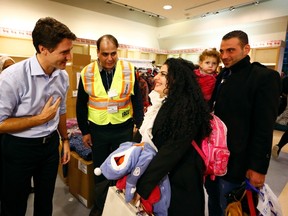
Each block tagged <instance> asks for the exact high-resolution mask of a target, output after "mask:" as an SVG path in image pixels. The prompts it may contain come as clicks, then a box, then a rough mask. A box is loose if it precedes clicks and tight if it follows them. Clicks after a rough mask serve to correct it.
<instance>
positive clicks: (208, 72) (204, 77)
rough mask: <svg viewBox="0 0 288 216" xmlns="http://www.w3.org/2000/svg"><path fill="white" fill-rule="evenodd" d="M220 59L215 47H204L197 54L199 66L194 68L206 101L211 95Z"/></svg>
mask: <svg viewBox="0 0 288 216" xmlns="http://www.w3.org/2000/svg"><path fill="white" fill-rule="evenodd" d="M220 61H221V60H220V53H219V52H218V51H217V50H216V49H215V48H213V49H205V50H204V51H203V52H202V53H201V55H200V56H199V68H198V69H195V70H194V73H195V75H196V77H197V80H198V83H199V85H200V87H201V90H202V93H203V95H204V99H205V100H206V101H209V100H210V98H211V96H212V93H213V89H214V87H215V82H216V76H217V67H218V66H219V64H220Z"/></svg>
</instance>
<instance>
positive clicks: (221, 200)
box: [205, 176, 242, 216]
mask: <svg viewBox="0 0 288 216" xmlns="http://www.w3.org/2000/svg"><path fill="white" fill-rule="evenodd" d="M241 184H242V183H232V182H228V181H226V180H224V179H223V178H221V177H216V179H215V180H214V181H212V180H210V178H209V176H208V177H207V178H206V182H205V188H206V192H207V194H208V212H209V216H224V215H225V209H226V207H227V201H226V197H225V195H226V194H228V193H229V192H231V191H232V190H233V189H235V188H237V187H239V186H241Z"/></svg>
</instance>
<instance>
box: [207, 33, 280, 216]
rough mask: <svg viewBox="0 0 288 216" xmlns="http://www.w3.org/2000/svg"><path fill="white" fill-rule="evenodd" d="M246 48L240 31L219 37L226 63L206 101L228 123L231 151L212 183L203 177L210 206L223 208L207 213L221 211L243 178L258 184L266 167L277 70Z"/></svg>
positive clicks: (277, 89)
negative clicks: (256, 60)
mask: <svg viewBox="0 0 288 216" xmlns="http://www.w3.org/2000/svg"><path fill="white" fill-rule="evenodd" d="M249 52H250V45H249V42H248V36H247V34H246V33H245V32H243V31H232V32H229V33H228V34H226V35H225V36H224V37H223V38H222V42H221V46H220V54H221V55H220V56H221V59H222V61H223V64H224V65H225V68H224V69H223V70H222V72H221V73H220V74H219V76H218V77H217V82H216V86H215V89H214V93H213V97H212V101H211V104H213V108H214V112H215V114H216V115H217V116H219V117H220V118H221V119H222V120H223V122H224V123H225V124H226V126H227V129H228V133H227V144H228V148H229V150H230V154H231V155H230V158H229V162H228V172H227V174H226V175H225V176H223V177H219V178H218V179H217V181H216V185H217V187H214V188H211V187H209V183H211V182H209V179H208V178H207V184H206V187H207V188H208V189H207V192H208V195H209V201H208V202H209V207H212V206H213V205H214V208H215V205H217V204H219V202H220V208H221V211H222V212H221V211H220V212H221V213H217V214H215V211H214V212H212V211H209V215H210V216H211V215H224V213H225V208H226V205H227V202H226V198H225V194H227V193H229V192H230V191H232V190H233V189H234V188H236V187H238V186H240V185H241V184H242V183H243V181H245V178H247V179H248V180H249V182H250V183H251V184H252V185H253V186H255V187H262V186H263V184H264V182H265V175H266V173H267V170H268V167H269V161H270V156H271V147H272V138H273V127H274V123H275V120H276V117H277V111H278V103H279V95H280V91H281V80H280V75H279V73H278V72H276V71H274V70H271V69H268V68H266V67H265V66H263V65H261V64H260V63H252V64H251V63H250V57H249V55H248V54H249ZM214 184H215V183H214ZM213 195H214V196H213ZM218 198H219V199H218ZM217 199H218V200H217ZM211 210H212V209H211Z"/></svg>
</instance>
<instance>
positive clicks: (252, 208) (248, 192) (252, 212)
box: [246, 190, 257, 216]
mask: <svg viewBox="0 0 288 216" xmlns="http://www.w3.org/2000/svg"><path fill="white" fill-rule="evenodd" d="M246 196H247V200H248V206H249V211H250V216H256V215H257V214H256V209H255V205H254V201H253V196H252V191H251V190H246Z"/></svg>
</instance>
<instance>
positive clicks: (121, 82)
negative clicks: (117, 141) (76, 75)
mask: <svg viewBox="0 0 288 216" xmlns="http://www.w3.org/2000/svg"><path fill="white" fill-rule="evenodd" d="M81 78H82V82H83V86H84V90H85V91H86V93H87V94H88V95H89V101H88V119H89V120H91V121H92V122H94V123H96V124H99V125H103V124H107V123H109V122H111V123H112V124H117V123H121V122H124V121H126V120H127V119H129V118H131V117H132V115H133V108H132V103H131V99H130V97H131V94H134V82H135V75H134V68H133V65H131V64H130V63H129V62H125V61H120V60H119V61H118V62H117V64H116V70H115V73H114V77H113V80H112V83H111V89H113V90H116V91H117V93H118V95H117V96H115V97H113V98H109V97H108V94H107V92H106V90H105V88H104V86H103V83H102V78H101V75H100V73H99V68H98V64H97V62H93V63H91V64H89V65H87V66H86V67H85V68H84V69H83V70H82V72H81ZM115 105H116V106H117V107H118V112H117V113H112V114H111V113H108V111H107V109H108V107H109V106H115Z"/></svg>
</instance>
